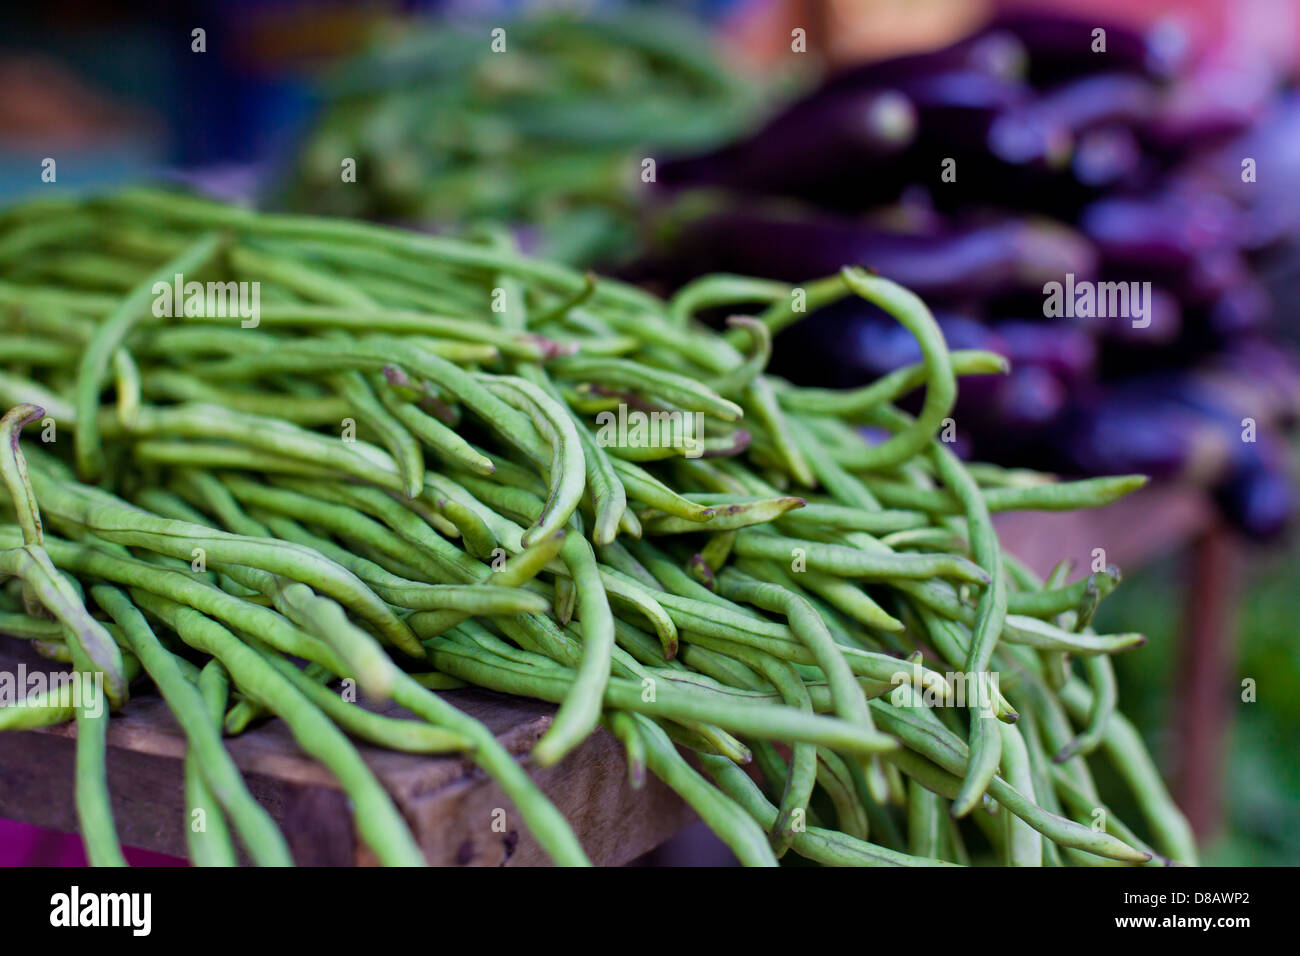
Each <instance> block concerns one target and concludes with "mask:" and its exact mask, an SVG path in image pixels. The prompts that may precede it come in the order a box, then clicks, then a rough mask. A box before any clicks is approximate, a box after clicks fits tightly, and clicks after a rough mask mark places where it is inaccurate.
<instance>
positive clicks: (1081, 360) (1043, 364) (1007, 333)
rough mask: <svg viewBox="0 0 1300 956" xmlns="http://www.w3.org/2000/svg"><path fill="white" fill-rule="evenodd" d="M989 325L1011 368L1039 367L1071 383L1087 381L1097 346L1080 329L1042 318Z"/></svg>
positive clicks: (1092, 366) (1090, 337)
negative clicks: (996, 336)
mask: <svg viewBox="0 0 1300 956" xmlns="http://www.w3.org/2000/svg"><path fill="white" fill-rule="evenodd" d="M993 328H994V330H995V331H996V332H997V334H998V336H999V337H1000V338H1001V340H1002V343H1003V345H1002V348H1001V349H1000V351H1001V352H1002V354H1003V355H1005V356H1006V357H1007V358H1008V359H1009V360H1010V362H1011V367H1012V368H1013V369H1017V368H1024V367H1026V366H1030V365H1032V366H1036V367H1040V368H1043V369H1046V370H1047V371H1049V372H1050V373H1051V374H1052V375H1054V376H1055V377H1056V378H1057V379H1058V380H1060V381H1061V382H1064V383H1067V384H1072V385H1077V384H1080V383H1082V382H1084V381H1087V380H1088V379H1090V378H1091V377H1092V376H1093V374H1094V373H1095V371H1096V367H1095V366H1096V361H1097V347H1096V344H1095V343H1094V341H1093V339H1092V336H1091V335H1089V334H1088V333H1087V332H1086V331H1085V330H1083V329H1080V328H1077V327H1075V326H1070V325H1065V324H1062V323H1061V322H1060V321H1047V322H1044V321H1042V320H1039V321H1035V322H1027V321H1014V320H1011V321H1000V322H996V323H994V325H993Z"/></svg>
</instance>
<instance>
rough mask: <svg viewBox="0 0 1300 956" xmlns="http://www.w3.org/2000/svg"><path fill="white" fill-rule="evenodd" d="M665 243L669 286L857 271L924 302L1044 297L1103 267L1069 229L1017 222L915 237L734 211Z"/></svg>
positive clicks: (833, 221)
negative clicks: (1053, 287)
mask: <svg viewBox="0 0 1300 956" xmlns="http://www.w3.org/2000/svg"><path fill="white" fill-rule="evenodd" d="M665 245H666V251H667V252H669V253H670V255H671V258H670V259H669V260H668V261H667V262H666V265H667V266H668V272H669V273H670V278H669V281H673V278H676V279H677V281H682V280H683V279H684V277H685V274H687V273H689V274H693V275H698V274H701V273H704V272H734V273H740V274H744V275H761V276H766V277H769V278H773V279H780V280H784V281H788V282H802V281H805V280H807V279H811V278H815V277H817V276H823V275H828V274H831V273H833V272H836V271H838V270H839V269H840V268H841V267H842V266H845V265H860V266H865V267H867V268H869V269H873V270H874V271H876V272H878V273H880V274H881V275H883V276H886V277H887V278H890V279H893V280H894V281H896V282H899V283H901V284H903V285H905V286H907V287H908V288H910V289H912V290H913V291H915V292H916V293H917V294H918V295H920V296H922V297H924V298H926V299H927V300H934V299H960V298H969V297H980V296H990V295H997V294H1000V293H1004V292H1008V291H1013V290H1027V291H1031V292H1033V291H1037V292H1041V290H1042V286H1043V284H1044V283H1045V282H1049V281H1052V280H1054V279H1057V280H1059V279H1060V277H1061V276H1062V275H1064V274H1065V273H1067V272H1072V273H1074V274H1075V275H1076V276H1077V277H1079V278H1086V277H1090V276H1092V275H1093V274H1094V272H1095V271H1096V265H1097V261H1096V255H1095V252H1094V250H1093V248H1092V246H1091V245H1090V244H1089V243H1088V242H1087V241H1086V240H1084V239H1083V238H1081V237H1080V236H1079V235H1078V234H1077V233H1075V232H1073V231H1072V230H1070V229H1068V228H1066V227H1064V226H1060V225H1057V224H1055V223H1051V222H1047V221H1032V220H1019V219H1010V220H1001V221H998V222H993V223H988V224H984V225H977V226H969V227H962V228H953V229H949V230H947V231H944V232H940V233H927V234H919V235H915V234H904V233H896V232H889V231H885V230H882V229H878V228H873V227H870V226H866V225H863V224H861V223H858V222H855V221H853V220H848V219H838V218H832V217H829V216H818V217H813V216H797V215H785V214H778V213H775V212H771V213H766V212H758V211H748V212H746V211H740V210H732V211H729V212H725V213H719V214H717V215H713V216H707V217H705V218H702V219H698V220H693V221H690V222H689V223H687V224H685V225H682V226H680V227H679V228H678V229H676V230H674V233H673V235H672V236H671V237H670V238H669V241H668V242H667V243H666V244H665ZM674 272H675V276H673V275H672V274H673V273H674Z"/></svg>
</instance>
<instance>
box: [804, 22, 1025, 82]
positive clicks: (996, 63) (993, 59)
mask: <svg viewBox="0 0 1300 956" xmlns="http://www.w3.org/2000/svg"><path fill="white" fill-rule="evenodd" d="M1028 66H1029V54H1028V51H1027V50H1026V49H1025V45H1024V44H1023V43H1022V42H1020V39H1019V38H1018V37H1017V36H1015V34H1012V33H1008V32H1006V31H1002V30H989V31H986V32H983V33H979V34H976V35H974V36H971V37H967V38H965V39H963V40H959V41H958V42H956V43H954V44H952V45H951V46H946V47H943V48H942V49H939V50H929V51H926V52H924V53H909V54H907V55H905V56H898V57H892V58H890V59H887V60H876V61H875V62H872V63H864V64H861V65H860V66H854V67H850V68H849V69H846V70H842V71H840V72H839V73H835V74H833V75H832V76H830V77H829V78H828V79H827V80H826V81H825V82H824V83H822V85H821V87H820V92H822V93H827V94H830V93H837V92H839V91H842V90H863V89H871V88H879V87H887V86H893V85H895V84H897V83H899V82H901V81H903V80H906V79H910V78H915V77H926V76H933V75H934V74H936V73H954V72H960V73H981V74H984V75H985V76H991V77H994V78H996V79H1002V80H1022V79H1024V78H1025V74H1026V71H1027V70H1028Z"/></svg>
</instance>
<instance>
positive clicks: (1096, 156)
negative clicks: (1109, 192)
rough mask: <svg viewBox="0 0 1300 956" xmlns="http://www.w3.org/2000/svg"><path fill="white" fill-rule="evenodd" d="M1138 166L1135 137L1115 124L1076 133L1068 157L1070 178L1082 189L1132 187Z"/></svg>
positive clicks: (1138, 147)
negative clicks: (1070, 153)
mask: <svg viewBox="0 0 1300 956" xmlns="http://www.w3.org/2000/svg"><path fill="white" fill-rule="evenodd" d="M1142 169H1143V162H1142V147H1141V145H1139V143H1138V141H1137V137H1136V136H1134V135H1133V133H1132V131H1130V130H1129V129H1128V128H1127V127H1125V126H1118V125H1116V126H1099V127H1097V128H1095V129H1090V130H1087V131H1085V132H1083V133H1080V134H1079V136H1078V137H1077V139H1076V141H1075V145H1074V155H1073V156H1072V157H1071V159H1070V172H1071V174H1072V175H1073V176H1074V181H1075V182H1077V183H1078V184H1079V185H1080V186H1082V187H1083V188H1084V189H1085V190H1099V189H1113V188H1117V187H1119V188H1123V187H1126V186H1132V185H1134V184H1136V181H1137V179H1138V176H1139V175H1140V174H1141V172H1142Z"/></svg>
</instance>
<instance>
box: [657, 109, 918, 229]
mask: <svg viewBox="0 0 1300 956" xmlns="http://www.w3.org/2000/svg"><path fill="white" fill-rule="evenodd" d="M916 124H917V117H916V110H915V108H914V107H913V105H912V103H911V101H910V100H908V99H907V97H906V96H904V95H902V94H901V93H899V92H897V91H895V90H888V89H886V90H880V89H875V90H863V91H845V92H844V93H842V94H841V95H837V96H833V97H823V98H819V99H818V100H817V101H815V102H811V103H804V102H800V103H796V104H794V105H793V106H791V107H788V108H786V109H785V110H783V111H782V112H781V113H779V114H778V115H777V116H775V117H774V118H772V119H771V120H770V121H769V122H768V123H766V124H765V125H764V126H763V127H762V128H761V129H760V130H759V131H758V132H757V133H755V134H753V135H752V136H750V137H749V138H748V139H744V140H741V141H739V142H737V143H732V144H730V145H728V146H724V147H722V148H721V149H718V150H716V151H714V152H710V153H706V154H704V155H701V156H688V157H681V158H677V159H670V160H666V161H665V162H663V163H662V164H661V165H660V167H659V182H660V183H661V184H662V185H664V186H666V187H669V188H681V187H687V186H690V187H699V186H709V187H724V188H726V189H728V190H731V191H734V192H739V193H748V194H759V195H761V194H768V195H774V196H786V197H794V198H800V199H806V200H809V201H813V202H824V203H830V204H833V205H835V204H842V203H845V202H849V201H852V199H853V196H854V195H857V196H858V197H859V201H862V200H865V199H872V198H876V197H878V196H879V193H877V192H876V191H875V190H872V189H870V188H868V189H867V190H865V191H866V192H867V193H868V195H866V196H864V195H863V193H864V188H863V187H870V183H871V180H872V173H873V170H878V169H879V168H881V167H882V166H884V165H886V164H887V163H889V162H890V161H892V160H893V159H895V158H896V157H898V156H899V155H900V154H902V152H903V151H904V150H905V149H906V148H907V147H908V146H909V145H910V144H911V143H912V141H913V139H914V138H915V135H916Z"/></svg>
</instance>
